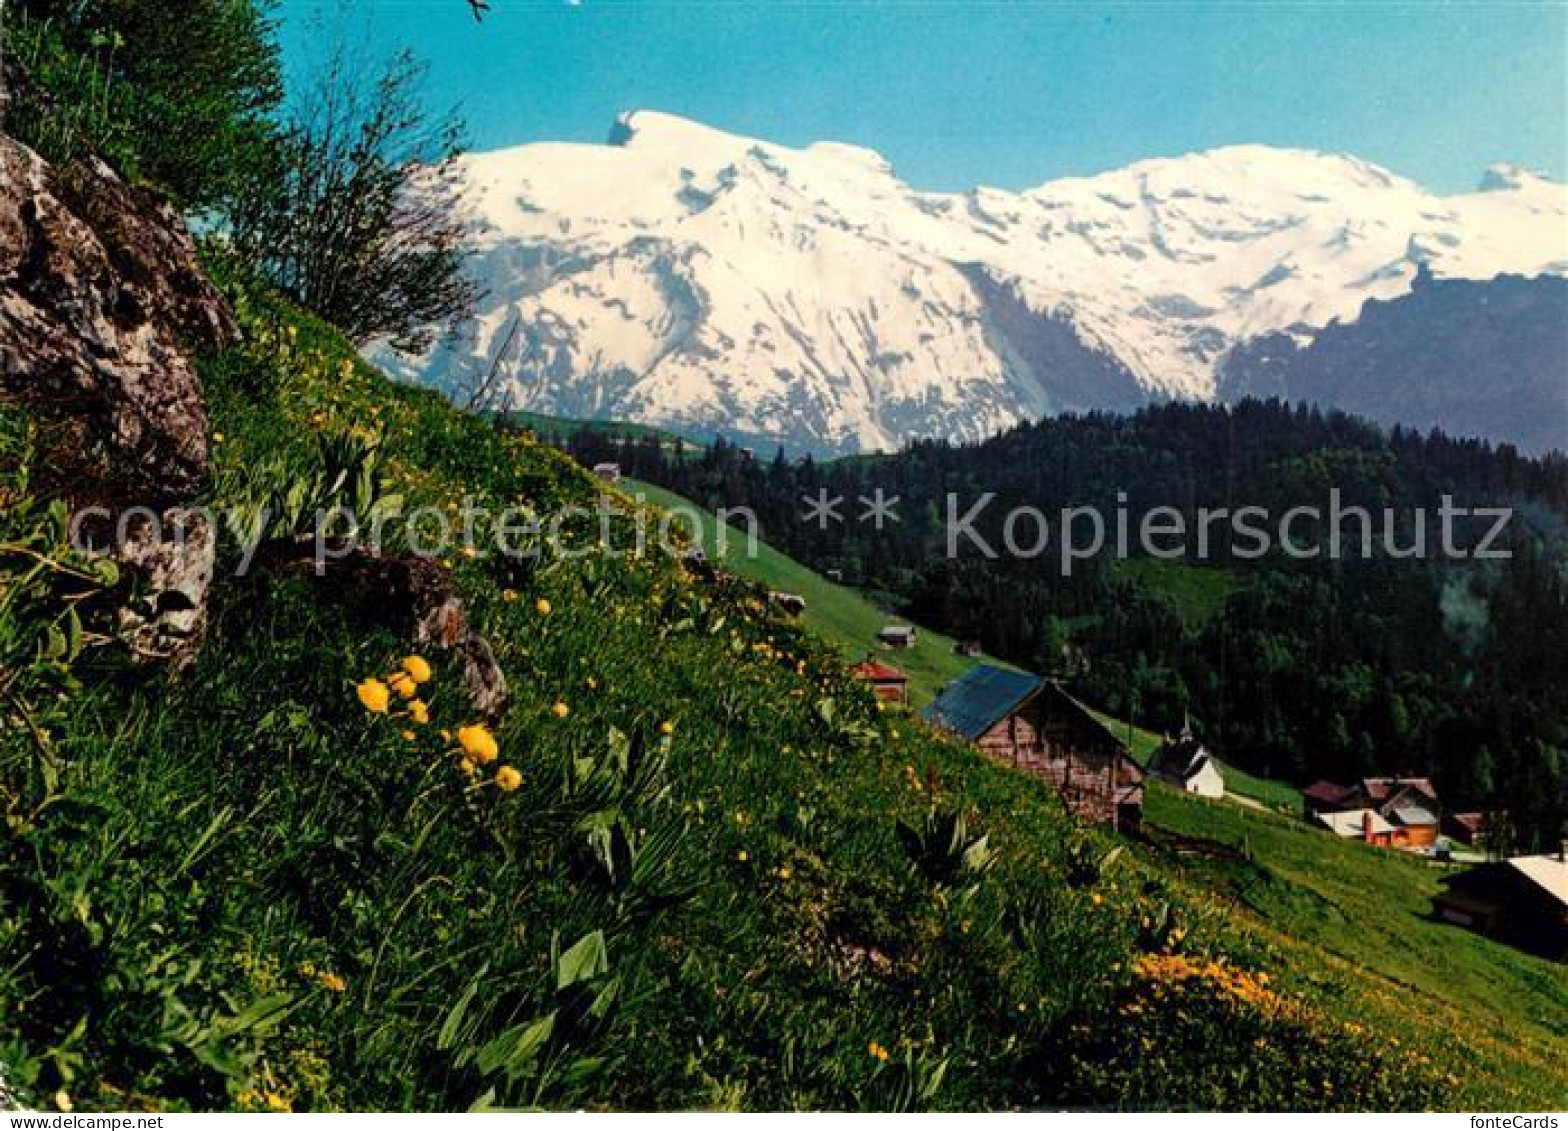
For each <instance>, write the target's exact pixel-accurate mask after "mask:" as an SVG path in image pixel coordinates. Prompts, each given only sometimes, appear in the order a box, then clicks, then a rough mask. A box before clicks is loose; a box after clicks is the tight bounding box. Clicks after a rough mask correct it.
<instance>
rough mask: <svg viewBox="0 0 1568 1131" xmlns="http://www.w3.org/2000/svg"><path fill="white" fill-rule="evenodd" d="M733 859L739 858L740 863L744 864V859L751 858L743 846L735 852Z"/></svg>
mask: <svg viewBox="0 0 1568 1131" xmlns="http://www.w3.org/2000/svg"><path fill="white" fill-rule="evenodd" d="M735 859H737V860H739V861H740V862H741V863H742V864H744V863H745V862H746V861H748V860H750V859H751V853H749V852H747V851H746V850H745V849H744V848H743V849H741V850H740V851H739V852H737V853H736V854H735Z"/></svg>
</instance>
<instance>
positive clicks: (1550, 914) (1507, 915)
mask: <svg viewBox="0 0 1568 1131" xmlns="http://www.w3.org/2000/svg"><path fill="white" fill-rule="evenodd" d="M1444 884H1445V889H1444V890H1443V891H1442V892H1440V893H1438V895H1436V896H1435V897H1433V899H1432V911H1433V913H1434V914H1435V915H1436V916H1437V917H1438V918H1439V919H1441V920H1443V921H1444V922H1446V923H1453V924H1455V925H1457V926H1460V927H1468V928H1470V929H1471V930H1473V931H1479V932H1480V933H1482V934H1484V935H1490V936H1492V937H1493V938H1495V939H1498V940H1500V941H1502V942H1506V943H1509V944H1510V945H1512V946H1517V947H1519V948H1520V949H1522V950H1528V951H1531V952H1533V953H1535V954H1540V955H1544V956H1545V957H1547V958H1552V959H1556V960H1557V961H1559V962H1563V961H1568V845H1565V846H1564V848H1563V849H1560V850H1559V851H1558V852H1557V854H1556V855H1551V856H1516V857H1514V858H1513V859H1511V860H1499V861H1497V862H1495V863H1491V864H1483V865H1481V866H1480V867H1478V868H1472V869H1470V870H1469V871H1468V872H1461V873H1459V874H1458V875H1456V876H1451V877H1449V878H1448V879H1447V880H1445V881H1444Z"/></svg>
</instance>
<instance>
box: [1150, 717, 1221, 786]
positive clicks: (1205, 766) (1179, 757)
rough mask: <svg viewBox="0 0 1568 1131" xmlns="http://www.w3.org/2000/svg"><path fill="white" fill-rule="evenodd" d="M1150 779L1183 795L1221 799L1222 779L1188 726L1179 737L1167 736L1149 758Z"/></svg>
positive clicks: (1205, 750)
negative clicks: (1158, 781)
mask: <svg viewBox="0 0 1568 1131" xmlns="http://www.w3.org/2000/svg"><path fill="white" fill-rule="evenodd" d="M1147 770H1148V773H1149V776H1150V777H1156V778H1159V779H1160V780H1161V781H1165V782H1168V783H1170V784H1171V785H1173V786H1175V787H1176V788H1177V789H1180V790H1183V791H1184V792H1186V793H1192V794H1196V795H1197V796H1199V797H1224V796H1225V775H1224V774H1222V773H1221V772H1220V767H1219V763H1218V762H1216V761H1215V760H1214V756H1213V755H1212V754H1210V753H1209V752H1208V750H1207V749H1206V748H1205V747H1204V745H1203V743H1201V742H1199V741H1198V740H1197V738H1195V737H1194V736H1193V733H1192V728H1191V727H1190V726H1185V725H1184V726H1183V727H1182V729H1181V733H1180V734H1177V735H1167V736H1166V738H1165V741H1164V742H1162V743H1161V744H1160V745H1159V747H1158V748H1157V749H1156V750H1155V751H1154V753H1153V754H1152V755H1150V756H1149V764H1148V766H1147Z"/></svg>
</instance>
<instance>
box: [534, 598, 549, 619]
mask: <svg viewBox="0 0 1568 1131" xmlns="http://www.w3.org/2000/svg"><path fill="white" fill-rule="evenodd" d="M534 612H536V613H538V614H539V615H540V616H542V617H547V616H549V615H550V602H549V601H546V600H545V599H544V598H543V597H540V598H539V599H538V600H537V601H535V602H534Z"/></svg>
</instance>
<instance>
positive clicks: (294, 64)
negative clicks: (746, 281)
mask: <svg viewBox="0 0 1568 1131" xmlns="http://www.w3.org/2000/svg"><path fill="white" fill-rule="evenodd" d="M491 4H492V9H493V10H492V12H491V13H490V15H489V16H488V17H487V18H486V19H485V21H484V22H483V24H476V23H475V22H474V20H473V19H472V18H471V16H470V15H469V13H468V9H467V5H466V3H464V0H354V2H349V3H344V2H342V0H281V3H280V4H279V6H278V9H277V15H278V16H279V17H280V19H281V21H282V29H281V38H282V41H283V45H284V50H285V57H286V60H287V62H288V64H289V68H290V72H291V74H299V73H302V72H304V71H306V70H308V69H309V67H310V66H311V61H312V60H313V59H314V58H316V57H318V56H319V54H320V52H321V51H322V49H323V47H324V45H326V44H329V43H331V42H333V41H334V40H335V39H337V38H339V37H341V36H342V35H343V34H344V32H345V30H346V31H347V34H348V38H349V39H350V41H351V42H352V43H353V44H354V45H355V46H356V48H357V49H364V50H367V51H373V52H380V51H381V50H383V49H386V50H390V49H392V48H394V47H397V46H403V45H407V46H411V47H413V48H414V49H415V50H416V51H417V52H418V53H419V54H420V55H421V56H423V57H424V58H425V59H426V60H427V61H428V62H429V64H430V68H431V70H430V82H429V85H428V92H429V94H430V96H431V98H432V99H433V100H435V101H437V102H439V103H441V104H442V105H449V104H456V105H458V106H459V108H460V109H461V111H462V114H463V116H464V117H465V118H466V119H467V122H468V126H469V138H470V141H471V143H472V145H473V146H474V147H475V148H484V149H489V148H496V147H500V146H505V145H515V144H519V143H522V142H527V141H537V140H544V139H549V140H564V141H603V140H604V138H605V136H606V134H607V133H608V132H609V128H610V124H611V122H612V121H613V119H614V116H615V114H616V113H617V112H618V111H620V110H623V109H630V108H634V107H645V108H650V109H658V110H665V111H669V112H671V113H676V114H681V115H684V116H686V117H691V118H696V119H699V120H701V121H705V122H709V123H711V124H713V125H716V126H720V127H723V128H725V129H730V130H734V131H736V132H739V133H746V134H752V135H755V136H759V137H764V138H767V139H769V140H773V141H778V142H783V143H785V144H805V143H807V142H810V141H814V140H817V139H821V138H831V139H833V140H838V141H847V142H854V143H857V144H860V145H865V146H869V147H870V148H873V149H876V150H878V151H880V152H881V153H882V154H884V155H885V156H886V157H888V158H889V159H890V160H891V161H892V162H893V164H894V166H895V167H896V168H897V170H898V172H899V174H900V175H901V176H902V177H903V178H904V179H905V180H906V181H908V182H910V183H911V184H913V185H915V186H917V187H920V188H928V189H961V188H968V187H970V186H972V185H976V184H989V185H997V186H1001V187H1004V188H1022V187H1026V186H1029V185H1034V184H1039V183H1040V182H1042V181H1046V180H1049V179H1051V178H1053V177H1059V176H1066V175H1074V174H1083V173H1094V172H1099V171H1101V170H1104V169H1108V168H1113V167H1115V166H1118V165H1123V164H1126V163H1127V162H1129V161H1134V160H1137V159H1139V158H1143V157H1154V156H1169V155H1174V154H1179V153H1184V152H1188V151H1191V150H1194V149H1203V148H1208V147H1211V146H1216V145H1225V144H1231V143H1238V142H1262V143H1265V144H1270V145H1283V146H1300V147H1306V148H1312V149H1324V150H1332V151H1342V152H1349V153H1354V154H1355V155H1357V156H1359V157H1363V158H1366V159H1367V160H1370V161H1373V162H1376V163H1378V164H1381V165H1385V166H1388V167H1389V168H1391V169H1393V170H1395V171H1396V172H1399V173H1402V174H1404V175H1406V176H1409V177H1412V178H1414V179H1416V180H1418V181H1421V182H1422V183H1423V184H1426V185H1428V186H1430V187H1432V188H1434V189H1438V190H1440V191H1443V192H1459V191H1466V190H1469V189H1471V188H1473V187H1474V186H1475V183H1476V181H1477V180H1478V179H1479V177H1480V174H1481V172H1482V170H1483V169H1484V168H1485V167H1486V166H1487V165H1489V164H1492V163H1493V162H1497V161H1514V162H1517V163H1519V164H1522V165H1525V166H1527V167H1530V168H1534V169H1537V170H1540V171H1542V172H1545V173H1547V174H1548V175H1550V176H1553V177H1555V178H1558V179H1562V178H1563V176H1564V173H1565V165H1568V7H1565V6H1564V5H1561V4H1555V3H1554V4H1509V3H1495V2H1494V3H1482V4H1454V5H1442V6H1438V5H1435V4H1417V5H1402V4H1378V3H1347V4H1331V3H1310V4H1309V3H1248V4H1213V3H1211V4H1180V3H1154V2H1146V3H1136V4H1077V3H1073V4H1068V3H1031V2H986V0H963V2H960V3H946V2H938V0H904V2H872V0H861V2H845V3H840V2H829V0H817V2H792V0H747V2H736V0H731V2H714V3H700V2H687V3H675V2H662V3H656V2H648V3H634V2H631V0H622V2H611V0H580V2H578V3H571V2H570V0H533V2H526V0H491Z"/></svg>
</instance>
